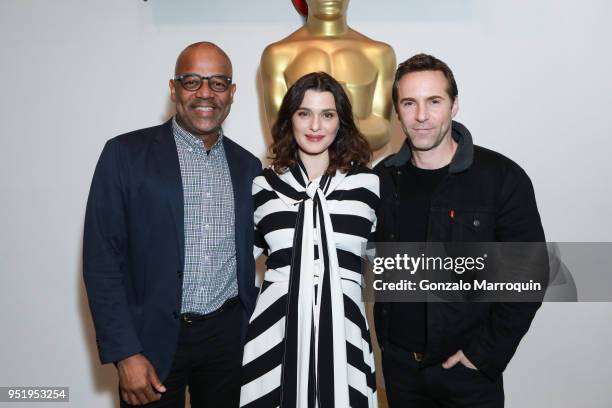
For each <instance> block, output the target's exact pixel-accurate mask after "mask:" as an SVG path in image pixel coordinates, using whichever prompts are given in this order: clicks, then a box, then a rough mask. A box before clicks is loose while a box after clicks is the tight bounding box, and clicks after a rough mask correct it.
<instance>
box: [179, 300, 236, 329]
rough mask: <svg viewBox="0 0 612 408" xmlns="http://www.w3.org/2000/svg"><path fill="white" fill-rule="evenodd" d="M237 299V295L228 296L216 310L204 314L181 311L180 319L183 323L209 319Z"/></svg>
mask: <svg viewBox="0 0 612 408" xmlns="http://www.w3.org/2000/svg"><path fill="white" fill-rule="evenodd" d="M238 301H239V299H238V296H234V297H233V298H229V299H227V300H226V301H225V303H223V304H222V305H221V307H219V308H218V309H217V310H215V311H213V312H210V313H206V314H198V313H182V314H181V321H182V322H184V323H187V324H190V323H194V322H198V321H202V320H207V319H210V318H212V317H215V316H217V315H218V314H220V313H222V312H223V311H224V310H226V309H227V308H229V307H230V306H233V305H235V304H236V303H238Z"/></svg>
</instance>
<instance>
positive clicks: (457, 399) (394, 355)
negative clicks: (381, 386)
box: [382, 344, 504, 408]
mask: <svg viewBox="0 0 612 408" xmlns="http://www.w3.org/2000/svg"><path fill="white" fill-rule="evenodd" d="M449 357H450V356H449ZM382 366H383V374H384V376H385V386H386V388H387V399H388V401H389V407H390V408H413V407H415V408H447V407H448V408H463V407H470V408H503V406H504V385H503V379H502V377H501V376H500V377H499V378H498V379H497V380H496V381H491V380H490V379H489V378H487V377H485V376H484V375H483V374H482V373H480V372H479V371H478V370H472V369H470V368H467V367H466V366H464V365H463V364H461V363H457V364H456V365H455V366H453V367H452V368H449V369H445V368H443V367H442V364H436V365H434V366H431V367H426V368H420V367H419V363H417V362H416V361H415V360H414V358H413V357H412V356H411V353H409V352H407V351H405V350H403V349H401V348H399V347H396V346H394V345H392V344H387V345H386V346H385V350H384V352H383V363H382Z"/></svg>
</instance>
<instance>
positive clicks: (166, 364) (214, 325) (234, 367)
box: [83, 42, 261, 408]
mask: <svg viewBox="0 0 612 408" xmlns="http://www.w3.org/2000/svg"><path fill="white" fill-rule="evenodd" d="M235 91H236V85H235V84H233V83H232V64H231V62H230V60H229V58H228V56H227V55H226V54H225V52H223V50H221V49H220V48H219V47H217V46H216V45H214V44H211V43H207V42H202V43H196V44H192V45H190V46H188V47H187V48H186V49H185V50H183V52H181V54H180V55H179V57H178V59H177V62H176V68H175V76H174V78H173V79H171V80H170V93H171V98H172V101H173V102H174V103H175V105H176V115H175V116H174V117H173V118H172V119H171V120H169V121H168V122H166V123H164V124H163V125H160V126H155V127H152V128H147V129H142V130H137V131H134V132H130V133H127V134H124V135H121V136H118V137H116V138H114V139H111V140H110V141H108V142H107V144H106V146H105V147H104V150H103V152H102V155H101V157H100V159H99V162H98V165H97V167H96V170H95V174H94V177H93V182H92V185H91V190H90V194H89V199H88V203H87V213H86V216H85V231H84V244H83V246H84V248H83V274H84V279H85V284H86V288H87V294H88V297H89V304H90V308H91V313H92V316H93V320H94V325H95V329H96V338H97V344H98V350H99V353H100V358H101V360H102V362H103V363H108V362H113V363H115V365H116V366H117V371H118V375H119V389H120V397H121V398H120V399H121V406H122V407H129V406H133V405H145V404H148V405H147V406H150V407H180V408H183V407H184V406H185V389H186V387H188V388H189V393H190V399H191V406H193V407H205V406H210V407H234V406H238V400H239V388H240V366H241V337H242V336H243V335H244V330H245V329H246V324H247V323H248V318H249V316H250V315H251V313H252V311H253V307H254V304H255V299H256V296H257V288H256V287H255V265H254V261H253V205H252V199H251V183H252V180H253V178H254V177H255V176H256V175H257V174H259V172H260V171H261V162H260V161H259V160H258V159H257V158H255V157H254V156H253V155H252V154H250V153H249V152H247V151H246V150H245V149H243V148H242V147H240V146H238V145H237V144H236V143H234V142H233V141H231V140H230V139H229V138H228V137H227V136H225V135H224V134H223V130H222V128H221V124H222V123H223V121H224V120H225V118H226V117H227V115H228V114H229V111H230V107H231V104H232V100H233V96H234V93H235Z"/></svg>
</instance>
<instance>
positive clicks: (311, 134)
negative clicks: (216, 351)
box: [240, 73, 379, 408]
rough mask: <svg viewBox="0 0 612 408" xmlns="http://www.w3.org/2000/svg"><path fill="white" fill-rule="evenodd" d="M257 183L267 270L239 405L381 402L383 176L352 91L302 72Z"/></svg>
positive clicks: (286, 407)
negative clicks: (375, 298)
mask: <svg viewBox="0 0 612 408" xmlns="http://www.w3.org/2000/svg"><path fill="white" fill-rule="evenodd" d="M272 136H273V139H274V143H273V145H272V147H271V151H272V155H273V161H272V166H271V168H268V169H266V170H264V172H263V174H262V175H261V176H259V177H257V178H256V179H255V180H254V182H253V197H254V201H255V229H256V231H255V236H256V238H255V244H256V245H255V246H256V250H255V252H256V253H255V255H256V256H259V255H260V254H261V253H262V252H263V251H265V252H266V253H267V254H268V259H267V262H266V265H267V271H266V272H265V275H264V281H263V283H262V286H261V291H260V293H259V297H258V300H257V305H256V307H255V312H254V313H253V316H252V317H251V320H250V324H249V329H248V332H247V339H246V344H245V347H244V356H243V383H242V389H241V394H240V406H241V407H244V408H246V407H248V408H254V407H266V408H268V407H279V406H280V407H281V408H293V407H297V408H311V407H318V408H334V407H376V406H377V399H376V381H375V375H374V359H373V354H372V346H371V342H370V333H369V330H368V326H367V323H366V317H365V308H364V304H363V301H362V295H361V294H362V287H361V284H362V276H361V259H360V258H361V253H362V245H363V244H364V243H366V242H367V240H368V238H369V236H370V234H371V232H372V231H373V230H374V228H375V224H376V215H375V208H376V206H377V203H378V199H379V197H378V195H379V186H378V178H377V176H376V175H374V174H373V173H372V172H371V171H370V170H369V169H367V168H366V167H365V165H366V163H367V162H368V161H369V159H370V157H371V155H370V150H369V146H368V143H367V141H366V140H365V138H364V137H363V135H362V134H361V133H360V132H359V130H358V129H357V127H356V125H355V123H354V120H353V113H352V108H351V104H350V101H349V99H348V97H347V95H346V93H345V92H344V90H343V89H342V87H341V86H340V84H339V83H338V82H337V81H336V80H335V79H333V78H332V77H331V76H329V75H327V74H325V73H312V74H308V75H306V76H304V77H302V78H300V79H299V80H298V81H297V82H296V83H295V84H294V85H293V86H292V87H291V88H289V90H288V91H287V94H286V95H285V97H284V99H283V102H282V105H281V108H280V110H279V113H278V119H277V121H276V123H275V124H274V127H273V128H272Z"/></svg>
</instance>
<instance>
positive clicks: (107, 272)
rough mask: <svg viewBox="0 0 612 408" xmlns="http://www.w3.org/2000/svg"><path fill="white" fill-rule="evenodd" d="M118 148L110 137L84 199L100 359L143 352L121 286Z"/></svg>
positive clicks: (124, 235)
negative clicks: (86, 197)
mask: <svg viewBox="0 0 612 408" xmlns="http://www.w3.org/2000/svg"><path fill="white" fill-rule="evenodd" d="M119 147H120V146H119V142H118V140H117V139H113V140H110V141H109V142H108V143H107V144H106V146H105V147H104V150H103V151H102V154H101V156H100V159H99V161H98V164H97V166H96V170H95V172H94V176H93V181H92V184H91V189H90V192H89V198H88V200H87V210H86V213H85V228H84V233H83V278H84V281H85V287H86V290H87V296H88V300H89V307H90V309H91V314H92V317H93V322H94V326H95V330H96V342H97V345H98V351H99V354H100V360H101V361H102V363H109V362H117V361H119V360H122V359H124V358H126V357H129V356H131V355H134V354H137V353H140V352H142V346H141V344H140V341H139V339H138V336H137V334H136V329H135V326H134V322H133V319H132V316H131V313H130V310H129V307H128V301H127V296H126V290H125V286H124V280H125V279H127V277H126V270H127V264H128V263H127V246H128V226H127V214H126V208H127V206H126V202H127V200H128V197H127V191H126V188H125V185H124V183H123V180H122V175H123V177H125V176H124V171H123V169H122V168H121V160H120V151H119ZM122 173H123V174H122Z"/></svg>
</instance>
